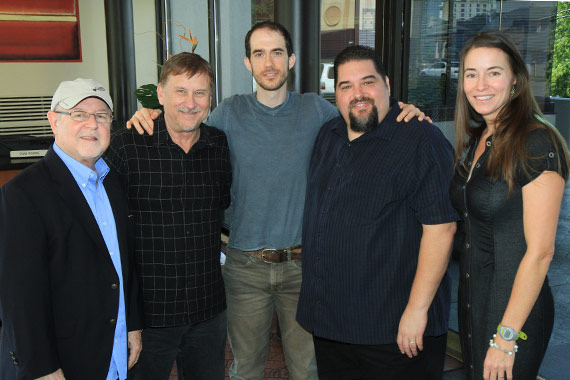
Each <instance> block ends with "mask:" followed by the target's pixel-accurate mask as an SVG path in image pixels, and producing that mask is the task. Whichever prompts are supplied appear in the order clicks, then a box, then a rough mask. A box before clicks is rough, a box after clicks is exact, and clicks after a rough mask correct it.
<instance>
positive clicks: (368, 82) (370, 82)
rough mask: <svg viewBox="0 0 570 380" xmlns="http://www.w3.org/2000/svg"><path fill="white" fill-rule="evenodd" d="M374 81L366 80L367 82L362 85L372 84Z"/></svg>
mask: <svg viewBox="0 0 570 380" xmlns="http://www.w3.org/2000/svg"><path fill="white" fill-rule="evenodd" d="M372 83H373V82H372V81H366V82H363V83H362V85H363V86H370V85H371V84H372Z"/></svg>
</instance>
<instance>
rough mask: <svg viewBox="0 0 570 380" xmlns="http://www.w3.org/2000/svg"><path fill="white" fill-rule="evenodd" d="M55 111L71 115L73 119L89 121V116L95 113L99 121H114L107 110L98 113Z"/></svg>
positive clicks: (96, 119) (94, 115)
mask: <svg viewBox="0 0 570 380" xmlns="http://www.w3.org/2000/svg"><path fill="white" fill-rule="evenodd" d="M53 112H55V113H60V114H63V115H69V117H70V118H71V120H73V121H87V120H89V117H90V116H91V115H93V117H94V118H95V121H96V122H97V123H110V122H112V121H113V115H112V114H110V113H106V112H98V113H89V112H85V111H71V112H63V111H53Z"/></svg>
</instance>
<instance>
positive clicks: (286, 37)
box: [245, 21, 293, 58]
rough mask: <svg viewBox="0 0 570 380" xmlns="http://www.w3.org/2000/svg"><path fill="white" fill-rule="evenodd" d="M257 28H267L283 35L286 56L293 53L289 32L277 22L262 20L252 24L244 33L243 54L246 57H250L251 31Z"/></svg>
mask: <svg viewBox="0 0 570 380" xmlns="http://www.w3.org/2000/svg"><path fill="white" fill-rule="evenodd" d="M259 29H269V30H273V31H274V32H277V33H279V34H281V35H282V36H283V39H284V40H285V47H286V48H287V56H289V57H290V56H291V55H292V54H293V42H292V41H291V34H289V31H288V30H287V29H286V28H285V27H284V26H283V25H281V24H279V23H278V22H275V21H262V22H258V23H257V24H255V25H254V26H252V27H251V29H250V30H249V32H247V34H246V35H245V56H246V57H247V58H251V35H252V34H253V32H255V31H256V30H259Z"/></svg>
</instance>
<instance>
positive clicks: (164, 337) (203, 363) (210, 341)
mask: <svg viewBox="0 0 570 380" xmlns="http://www.w3.org/2000/svg"><path fill="white" fill-rule="evenodd" d="M226 331H227V317H226V312H225V311H224V312H223V313H221V314H219V315H217V316H216V317H214V318H213V319H209V320H207V321H204V322H200V323H198V324H195V325H192V326H188V325H186V326H177V327H163V328H145V329H144V330H143V333H142V351H141V355H140V358H139V361H138V363H137V364H136V365H135V366H134V367H133V369H132V370H131V371H130V372H129V379H132V380H168V377H169V375H170V372H171V370H172V365H173V364H174V360H175V359H177V364H178V365H179V366H180V367H181V369H182V372H183V373H184V380H224V372H225V357H224V356H225V348H226V334H227V332H226ZM179 370H180V368H179ZM179 372H180V371H179ZM180 380H182V379H180Z"/></svg>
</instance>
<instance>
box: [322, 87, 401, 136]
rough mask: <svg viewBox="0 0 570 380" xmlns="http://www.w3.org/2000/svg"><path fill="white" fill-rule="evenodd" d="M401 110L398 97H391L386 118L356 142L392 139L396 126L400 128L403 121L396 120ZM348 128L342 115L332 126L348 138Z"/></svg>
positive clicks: (336, 131) (339, 133)
mask: <svg viewBox="0 0 570 380" xmlns="http://www.w3.org/2000/svg"><path fill="white" fill-rule="evenodd" d="M400 112H402V110H401V109H400V106H399V105H398V102H397V101H396V99H394V98H392V97H390V109H389V110H388V113H387V114H386V116H384V119H382V121H381V122H380V123H379V124H378V125H377V126H376V128H374V129H373V130H371V131H370V132H366V133H365V134H363V135H362V136H360V137H358V138H356V139H354V142H358V141H366V140H368V139H371V138H378V139H383V140H388V141H389V140H391V139H392V136H393V135H394V132H395V131H396V128H398V125H399V124H400V123H402V122H397V121H396V118H397V117H398V115H399V114H400ZM347 128H348V126H347V124H346V122H345V121H344V119H343V118H342V116H341V117H340V122H338V123H337V124H336V126H335V127H334V128H332V130H333V131H335V133H337V134H338V135H340V136H343V137H345V138H346V139H347V140H348V130H347Z"/></svg>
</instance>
